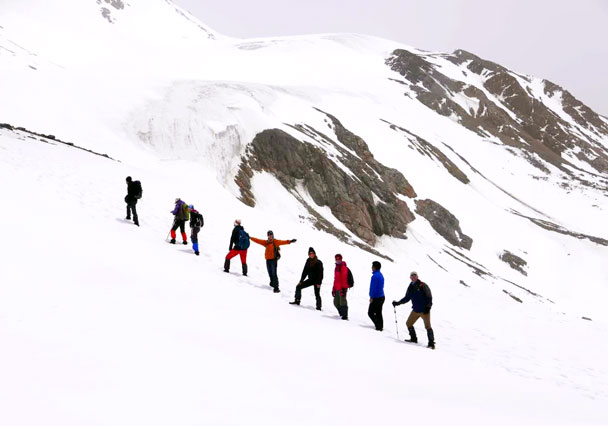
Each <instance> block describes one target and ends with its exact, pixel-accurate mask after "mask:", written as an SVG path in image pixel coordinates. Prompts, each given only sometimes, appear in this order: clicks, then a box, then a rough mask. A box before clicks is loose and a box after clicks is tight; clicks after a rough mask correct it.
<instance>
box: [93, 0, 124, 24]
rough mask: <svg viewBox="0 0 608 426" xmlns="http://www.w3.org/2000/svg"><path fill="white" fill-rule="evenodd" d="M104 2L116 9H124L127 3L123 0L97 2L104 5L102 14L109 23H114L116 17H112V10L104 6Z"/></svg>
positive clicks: (101, 0)
mask: <svg viewBox="0 0 608 426" xmlns="http://www.w3.org/2000/svg"><path fill="white" fill-rule="evenodd" d="M104 3H105V4H106V5H108V6H110V7H113V8H114V9H116V10H122V9H124V8H125V4H124V2H123V1H122V0H97V4H99V5H102V8H101V16H103V17H104V18H105V19H106V20H107V21H108V22H109V23H111V24H113V23H114V21H115V19H114V18H113V17H112V11H111V10H110V9H108V8H107V7H105V6H103V4H104Z"/></svg>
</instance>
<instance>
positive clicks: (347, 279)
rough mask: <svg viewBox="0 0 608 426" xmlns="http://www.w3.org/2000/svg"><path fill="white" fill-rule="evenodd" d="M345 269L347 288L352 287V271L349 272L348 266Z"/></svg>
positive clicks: (353, 281)
mask: <svg viewBox="0 0 608 426" xmlns="http://www.w3.org/2000/svg"><path fill="white" fill-rule="evenodd" d="M346 270H347V271H348V278H346V281H347V282H348V288H352V287H353V286H354V285H355V279H354V278H353V273H352V272H350V268H348V267H347V268H346Z"/></svg>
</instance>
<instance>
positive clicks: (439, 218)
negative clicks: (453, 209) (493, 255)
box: [416, 200, 473, 250]
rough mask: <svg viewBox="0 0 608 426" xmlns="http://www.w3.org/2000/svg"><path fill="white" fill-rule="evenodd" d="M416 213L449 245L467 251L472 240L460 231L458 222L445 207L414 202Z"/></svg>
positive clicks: (430, 202) (424, 201) (425, 202)
mask: <svg viewBox="0 0 608 426" xmlns="http://www.w3.org/2000/svg"><path fill="white" fill-rule="evenodd" d="M416 213H418V214H419V215H420V216H422V217H424V218H425V219H426V220H428V221H429V223H430V224H431V226H432V227H433V229H434V230H435V231H436V232H437V233H438V234H439V235H441V236H442V237H443V238H445V240H446V241H447V242H449V243H450V244H452V245H454V246H456V247H461V248H464V249H467V250H470V249H471V246H472V245H473V239H472V238H471V237H469V236H467V235H465V234H464V233H463V232H462V230H461V229H460V221H459V220H458V219H457V218H456V216H454V215H453V214H452V213H450V212H449V211H448V210H447V209H446V208H445V207H443V206H441V205H440V204H439V203H437V202H435V201H433V200H416Z"/></svg>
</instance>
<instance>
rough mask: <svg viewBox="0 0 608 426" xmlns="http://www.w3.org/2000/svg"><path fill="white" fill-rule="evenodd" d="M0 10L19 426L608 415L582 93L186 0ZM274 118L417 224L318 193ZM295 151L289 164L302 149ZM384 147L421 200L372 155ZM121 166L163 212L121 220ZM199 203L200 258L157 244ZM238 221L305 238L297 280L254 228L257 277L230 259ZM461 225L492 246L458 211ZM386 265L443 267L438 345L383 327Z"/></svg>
mask: <svg viewBox="0 0 608 426" xmlns="http://www.w3.org/2000/svg"><path fill="white" fill-rule="evenodd" d="M4 3H5V4H3V6H2V10H1V11H0V92H1V93H3V96H2V98H1V100H0V123H9V124H11V125H12V126H4V127H2V128H0V165H1V167H0V173H1V176H0V177H1V178H2V182H6V184H4V185H2V189H1V190H0V199H2V200H3V203H4V204H5V206H6V207H5V208H4V209H2V213H1V214H0V220H2V223H5V224H6V226H5V227H4V228H3V229H4V230H5V237H6V241H7V243H6V244H4V245H2V246H0V256H1V258H2V259H3V264H5V265H6V267H5V272H4V273H3V279H2V285H1V286H0V289H1V291H2V296H0V321H1V322H0V324H2V326H1V327H0V333H2V340H3V341H6V342H7V346H8V347H9V348H10V350H8V351H5V352H3V354H2V355H1V356H2V357H3V360H2V361H3V362H2V365H3V371H2V374H1V375H2V376H3V377H4V376H5V377H8V380H3V381H2V383H3V385H2V386H0V395H1V398H0V404H3V407H2V409H0V413H4V414H0V419H1V420H4V419H6V421H2V423H3V424H4V423H6V424H40V423H47V424H112V425H116V424H144V423H145V424H168V423H179V424H199V423H201V422H202V423H209V424H237V423H243V422H251V421H252V420H250V418H251V416H253V417H254V418H255V419H258V420H260V421H262V420H265V422H266V423H268V422H270V423H272V424H285V423H287V424H291V423H296V424H300V423H301V424H310V423H312V422H316V423H322V424H330V423H340V424H342V423H349V424H352V423H356V424H358V423H363V422H368V421H372V420H374V419H376V416H380V419H379V421H388V420H391V421H395V420H397V419H400V418H401V416H403V415H404V407H410V408H411V409H410V408H408V409H407V410H405V412H406V415H407V417H408V419H410V420H411V421H414V420H417V421H425V422H427V423H428V422H430V423H432V424H435V423H436V424H439V423H444V422H445V421H447V420H448V419H453V418H454V417H455V416H456V418H459V419H469V420H471V419H472V420H473V422H474V423H476V422H477V423H480V422H481V421H488V420H490V419H491V420H492V422H493V423H497V422H498V423H500V422H503V423H504V424H507V423H509V424H510V423H512V422H513V421H519V422H523V423H529V422H530V421H531V419H536V422H537V423H541V424H585V422H587V423H588V424H603V423H605V422H606V420H607V419H606V416H605V414H604V413H603V411H602V409H601V407H602V406H603V403H604V402H605V401H604V400H605V399H606V396H607V390H606V389H607V385H608V371H607V370H606V368H605V366H604V365H603V360H602V359H601V354H603V353H605V352H606V344H605V339H604V338H603V337H605V335H606V319H607V318H608V317H607V316H606V311H605V309H604V307H603V300H604V297H603V296H606V294H607V293H608V289H607V287H606V286H607V283H608V267H606V265H605V258H606V254H607V252H608V248H607V246H606V243H607V241H606V240H607V239H608V230H607V229H606V226H605V218H606V208H607V204H606V195H605V194H606V188H607V187H608V183H607V182H608V175H607V172H606V169H605V167H606V166H605V165H606V158H607V156H606V150H607V149H608V131H607V130H606V129H608V122H606V120H605V119H604V118H602V117H601V116H597V114H595V113H594V112H593V111H590V110H588V109H587V108H586V107H585V106H584V105H582V104H578V103H577V102H578V101H576V99H574V98H573V97H572V96H571V95H570V94H569V93H568V92H567V91H566V90H565V89H562V88H559V87H558V86H555V85H552V84H550V83H549V82H545V81H544V80H541V79H538V78H533V77H529V76H522V75H520V74H518V73H514V72H512V71H509V70H504V69H502V68H501V67H499V66H497V65H496V64H492V63H487V62H485V61H483V60H481V59H479V58H476V57H474V56H473V55H470V54H468V53H466V52H461V51H458V52H455V53H454V54H452V55H445V54H440V53H429V52H423V51H419V50H417V49H415V48H411V47H408V46H403V45H400V44H398V43H394V42H391V41H387V40H381V39H377V38H373V37H367V36H361V35H355V34H347V35H332V34H326V35H316V36H302V37H288V38H272V39H256V40H239V39H232V38H229V37H225V36H222V35H220V34H217V33H215V32H214V31H212V30H210V29H209V28H207V27H206V26H205V25H203V24H201V23H199V22H198V21H197V20H196V19H194V18H193V17H191V16H190V15H189V14H187V13H186V12H184V11H182V10H181V9H179V8H177V7H176V6H175V5H173V4H172V3H171V2H169V1H165V0H146V1H142V0H130V1H128V2H126V1H125V2H123V1H118V0H90V1H76V0H67V1H62V2H56V1H53V2H46V1H34V0H32V1H28V2H20V1H16V0H9V1H7V2H4ZM34 28H36V31H33V29H34ZM513 82H517V85H516V86H517V87H516V88H515V89H514V88H513V87H515V86H514V83H513ZM524 94H525V95H524ZM528 107H531V108H532V109H531V110H528V109H527V108H528ZM539 111H540V112H539ZM14 126H24V127H25V128H27V129H29V130H30V131H35V132H38V133H44V134H52V135H55V136H56V137H57V138H59V139H61V140H63V141H68V142H71V143H74V144H75V145H77V146H81V147H84V148H86V149H89V150H92V151H95V152H97V153H102V154H107V155H109V157H111V158H103V157H100V156H98V155H94V154H93V153H91V152H86V151H82V150H77V149H75V148H74V147H71V146H69V145H65V144H62V143H60V141H58V140H56V139H55V140H53V139H48V138H44V137H41V136H39V135H35V134H33V133H29V132H26V131H20V130H15V128H14ZM262 131H271V132H284V134H285V135H286V136H285V138H293V139H294V140H295V141H296V142H295V143H298V144H302V145H303V146H306V147H310V149H313V150H314V152H320V153H322V155H324V156H326V158H327V159H328V160H329V162H328V163H323V164H327V165H329V166H328V167H331V168H332V170H333V169H335V172H333V173H334V175H332V176H337V175H340V176H345V179H351V180H352V182H354V184H353V185H355V184H356V185H359V186H357V189H358V190H359V189H360V188H362V187H365V184H367V182H372V184H371V185H372V187H371V188H372V190H371V192H370V190H369V188H367V187H365V188H364V189H365V190H366V191H368V192H369V193H370V194H371V197H373V202H372V203H373V204H375V207H377V208H378V210H379V211H383V209H385V210H386V209H387V208H388V207H386V206H388V201H387V200H388V199H387V198H383V197H384V196H385V192H386V191H388V192H389V193H390V194H389V195H391V196H392V197H393V198H394V199H395V200H396V201H395V205H398V203H400V202H401V203H404V204H405V206H406V208H407V209H409V210H410V211H411V212H412V213H413V216H414V217H415V220H413V221H412V222H410V223H408V224H407V231H406V232H405V234H403V233H399V232H397V231H394V232H392V233H383V232H377V230H378V229H383V230H385V229H387V228H390V225H391V224H390V223H389V224H384V225H383V227H382V228H380V227H374V228H373V229H372V230H374V232H375V235H373V237H372V238H369V235H370V234H369V231H370V229H368V228H366V229H365V230H364V231H365V232H363V231H361V229H362V228H361V226H359V225H357V224H356V220H355V219H353V218H352V217H348V215H344V212H343V211H340V210H339V209H336V208H334V207H335V205H332V202H331V201H332V200H330V202H328V203H327V204H319V197H318V195H317V194H316V193H315V191H314V190H315V189H317V187H312V186H311V184H310V181H309V180H308V176H312V175H316V174H317V173H319V172H320V171H319V170H317V169H315V168H314V167H312V168H311V170H309V171H302V170H290V169H289V167H285V168H283V169H281V168H280V167H279V168H278V169H277V168H273V167H270V166H269V165H268V164H266V163H264V162H263V161H261V160H263V158H260V152H263V151H262V150H261V149H260V144H261V143H262V141H261V140H260V139H259V136H258V135H259V134H260V132H262ZM350 132H352V133H350ZM273 134H275V133H273ZM276 134H278V133H276ZM281 134H282V133H281ZM345 135H347V136H348V135H350V136H348V137H346V139H345ZM538 135H540V136H538ZM545 136H546V137H545ZM357 137H358V138H357ZM361 141H363V142H361ZM276 152H277V153H280V155H281V156H285V157H281V158H282V160H280V161H277V163H276V164H279V166H280V165H281V164H283V163H282V162H281V161H283V160H284V161H285V163H284V164H307V163H303V162H302V161H301V160H303V159H302V158H300V157H296V158H292V157H290V155H292V154H293V155H295V153H294V152H291V153H290V152H282V151H281V147H280V146H276ZM311 152H313V151H311ZM372 159H374V160H375V161H377V162H378V163H379V164H381V165H382V166H383V167H384V166H386V167H388V168H389V169H390V168H392V169H395V173H397V174H402V175H403V176H404V177H405V179H407V182H408V183H409V184H411V187H412V188H413V190H414V191H415V193H407V191H404V192H403V193H398V194H396V195H395V194H393V193H392V192H391V191H390V190H386V187H385V186H386V185H389V184H390V182H388V181H387V178H386V176H388V175H381V174H379V172H378V170H380V169H378V168H370V169H369V170H367V169H365V168H364V169H357V168H353V164H358V162H361V161H363V163H367V164H371V160H372ZM292 160H293V161H292ZM273 164H275V163H273ZM361 170H363V173H366V174H369V179H368V178H367V177H365V176H363V175H362V174H361ZM243 173H244V174H247V173H250V178H248V180H247V182H246V184H244V183H243V179H242V176H243ZM391 173H392V172H391ZM127 175H131V176H134V177H135V178H137V179H141V180H142V182H143V185H144V199H143V200H142V202H141V203H140V204H139V205H138V208H139V209H140V215H141V222H142V227H141V228H135V227H134V226H132V225H130V224H129V223H127V222H125V221H124V220H123V217H124V203H123V201H122V198H123V197H124V190H125V188H124V177H125V176H127ZM393 175H394V174H391V176H393ZM248 176H249V175H248ZM300 176H301V177H300ZM321 176H326V175H321ZM247 185H250V187H248V188H249V189H248V190H250V194H251V198H250V199H247V197H245V195H246V194H245V192H244V188H245V187H246V186H247ZM383 185H384V186H383ZM353 188H354V187H353ZM366 188H367V189H366ZM388 188H389V189H390V185H389V186H388ZM328 192H331V188H329V189H328ZM408 194H409V195H408ZM177 196H179V197H182V198H184V199H185V200H186V201H188V202H192V203H194V204H195V205H196V206H197V207H198V208H199V209H200V210H201V211H202V212H203V214H204V216H205V221H206V226H205V228H204V230H203V232H202V234H201V240H202V242H201V246H202V247H203V249H202V253H201V257H199V258H197V257H195V256H193V255H192V253H191V251H190V248H189V247H173V246H169V245H168V244H166V243H165V242H164V241H163V240H162V238H163V237H164V236H165V235H166V233H167V231H168V229H167V228H168V226H169V225H170V222H171V216H170V215H169V214H168V211H169V210H170V208H171V207H172V201H173V199H174V198H175V197H177ZM239 198H240V199H243V200H245V201H246V202H247V204H248V205H246V204H244V203H243V202H241V201H239ZM429 200H431V201H432V202H430V201H429ZM334 201H335V200H334ZM433 203H437V204H439V205H440V207H441V208H442V209H443V210H439V212H438V211H437V210H435V211H432V212H431V211H430V210H432V209H430V210H429V208H428V206H429V205H430V206H435V204H433ZM251 206H255V207H251ZM425 206H427V207H425ZM375 207H374V206H372V205H369V206H366V207H365V208H364V209H363V210H366V209H367V210H371V209H372V208H375ZM425 211H426V212H425ZM444 211H447V212H448V213H450V214H451V215H452V216H446V214H445V213H441V212H444ZM433 214H435V215H436V216H437V217H439V220H434V219H433V217H432V215H433ZM441 214H443V215H444V216H441ZM236 217H240V218H242V219H243V221H244V224H245V227H246V229H247V230H248V231H249V232H250V233H251V234H252V235H254V236H258V237H260V236H263V235H264V233H265V232H266V230H267V229H269V228H271V229H273V230H274V231H275V234H276V235H277V237H278V238H297V239H298V242H297V243H296V244H295V245H294V246H290V247H286V248H285V249H284V250H283V257H282V259H281V263H280V268H279V275H280V277H281V280H282V288H283V293H281V295H279V296H277V295H274V294H271V293H269V292H268V291H267V289H268V288H269V287H267V284H266V282H267V281H266V279H267V278H266V272H265V268H264V264H263V258H262V253H261V249H259V248H258V247H252V248H251V249H250V250H249V264H250V274H249V275H250V276H249V277H248V278H243V277H241V276H239V275H233V274H230V275H226V274H223V273H222V272H221V265H222V263H223V256H224V255H225V250H226V249H227V243H228V237H229V233H230V231H231V224H232V221H233V220H234V218H236ZM378 217H380V216H378ZM389 217H390V216H389ZM445 217H454V218H456V219H457V221H456V223H457V224H458V226H459V231H460V230H461V231H462V234H459V235H460V236H458V237H457V238H456V239H457V240H458V239H460V241H461V242H462V241H463V239H464V237H463V235H464V236H465V237H468V238H470V239H471V240H472V245H471V246H469V247H467V245H466V244H464V243H463V244H461V245H458V244H456V245H455V244H454V243H453V242H449V238H450V235H449V233H450V232H455V231H454V229H453V228H449V229H448V230H447V234H446V233H445V232H444V233H442V231H441V230H438V228H437V225H441V224H442V221H443V223H444V224H445V222H446V219H445ZM373 218H374V220H376V219H377V217H376V216H373ZM380 218H381V219H382V218H384V219H386V217H385V216H384V217H380ZM364 219H365V218H364ZM357 220H358V218H357ZM448 222H449V220H448ZM319 224H321V225H323V224H325V225H324V226H325V228H324V229H330V228H331V229H333V230H334V231H333V233H334V234H335V235H339V236H340V238H341V239H342V241H341V240H340V239H338V238H336V237H335V236H334V235H332V234H331V233H326V232H321V231H318V230H315V226H319ZM327 224H329V225H327ZM355 225H357V226H355ZM396 225H397V224H395V226H396ZM327 226H329V227H330V228H328V227H327ZM374 226H376V225H374ZM403 226H405V224H403ZM400 229H401V228H400ZM366 232H367V233H366ZM388 235H397V236H399V237H405V238H395V237H394V236H393V237H390V236H388ZM309 246H313V247H315V249H316V250H317V253H319V256H320V258H321V259H322V260H323V261H324V262H325V265H326V274H325V275H326V279H325V284H324V287H323V297H324V311H323V313H320V314H319V313H318V312H316V311H312V310H310V309H297V308H293V307H290V306H289V305H287V303H286V302H287V300H289V299H290V297H291V294H292V292H293V290H294V287H295V283H296V282H297V281H298V279H299V274H300V271H301V267H302V265H303V261H304V259H305V257H306V251H307V249H308V247H309ZM358 247H363V248H365V249H366V250H361V249H359V248H358ZM337 252H341V253H343V254H344V256H345V259H346V261H347V262H348V263H349V266H350V267H351V268H352V269H353V271H354V273H355V277H356V281H357V284H356V287H355V289H354V290H353V291H352V292H351V295H350V296H349V304H350V305H351V312H352V315H351V321H349V323H346V324H345V323H342V322H340V321H334V319H335V316H334V315H333V306H331V298H330V294H329V293H330V287H331V281H332V280H331V276H332V273H331V272H332V258H333V254H334V253H337ZM505 252H508V253H510V255H511V256H514V257H512V258H511V261H510V263H509V262H506V261H503V260H501V259H500V256H503V259H505V256H504V255H505ZM372 253H376V254H372ZM379 256H384V257H379ZM388 258H390V259H392V261H389V260H388ZM376 259H380V260H381V261H382V262H383V272H384V275H385V277H386V283H387V288H386V290H387V300H388V301H390V300H393V299H396V298H399V297H401V296H402V293H403V292H404V290H405V284H406V280H407V274H408V272H409V271H410V270H412V269H415V270H417V271H418V272H419V273H420V274H421V277H422V279H423V280H424V281H426V282H428V283H429V284H430V285H431V288H432V290H433V293H434V296H435V305H434V306H435V307H434V309H433V322H434V328H435V330H436V335H437V340H438V342H439V343H438V346H439V348H440V349H441V350H440V351H436V352H430V351H426V350H422V348H418V347H411V346H404V344H400V343H398V342H397V341H396V333H395V332H394V330H393V327H392V322H393V321H394V318H393V316H392V315H393V314H392V313H391V312H390V304H388V302H387V305H386V306H385V309H384V314H385V323H386V330H385V331H384V332H383V333H382V335H379V334H378V333H376V332H374V331H373V330H369V329H367V328H368V325H369V324H368V323H369V320H368V319H367V317H366V312H367V303H368V299H367V284H368V279H369V274H370V265H371V262H372V261H373V260H376ZM506 259H507V260H508V259H509V258H508V257H507V258H506ZM513 259H515V261H513ZM517 259H519V260H525V262H527V263H526V264H525V265H524V266H521V264H520V266H519V270H517V268H518V263H517ZM233 263H237V262H233ZM510 265H512V266H513V267H511V266H510ZM233 269H234V268H233ZM237 269H238V268H237ZM304 297H305V299H304V300H305V301H307V299H306V298H312V296H311V295H310V294H305V296H304ZM517 299H519V301H518V300H517ZM308 301H310V299H308ZM305 304H306V305H307V307H310V306H312V305H311V304H308V303H305ZM399 309H400V327H401V328H400V337H401V338H403V336H404V334H405V333H406V331H405V329H404V319H405V315H406V314H407V312H406V311H407V309H404V308H403V307H402V308H399ZM582 317H586V318H591V319H592V320H593V321H588V320H584V319H582ZM421 327H422V326H421V325H420V326H419V331H422V330H421ZM421 334H423V333H421ZM421 340H424V338H423V339H421ZM414 365H415V366H417V367H416V368H413V367H412V366H414ZM522 389H523V391H522ZM337 395H345V398H346V399H347V400H348V406H349V408H348V409H347V410H346V412H344V410H343V409H342V405H340V401H341V400H340V399H339V398H338V399H336V396H337ZM334 401H335V402H334ZM235 404H236V405H237V406H238V407H239V410H234V408H233V407H234V406H235ZM379 406H380V407H385V408H386V409H385V410H382V413H380V414H379V413H378V412H377V410H376V409H375V408H374V407H379ZM548 406H551V407H552V409H551V411H550V412H549V411H548V410H547V407H548ZM23 407H35V408H36V410H28V413H24V412H23ZM108 407H109V408H108ZM414 407H417V408H414ZM438 407H441V409H439V408H438ZM512 407H517V410H514V409H513V408H512ZM555 407H559V408H555ZM573 407H574V408H573ZM433 408H435V410H433ZM581 413H584V414H581ZM296 414H297V416H296ZM1 416H4V419H3V418H2V417H1ZM581 416H582V418H581ZM45 419H50V420H49V421H46V420H45Z"/></svg>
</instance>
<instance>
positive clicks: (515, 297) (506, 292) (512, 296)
mask: <svg viewBox="0 0 608 426" xmlns="http://www.w3.org/2000/svg"><path fill="white" fill-rule="evenodd" d="M502 292H503V293H505V294H508V295H509V297H511V299H513V300H515V301H516V302H519V303H524V302H523V301H522V300H521V299H520V298H519V297H517V296H514V295H513V294H512V293H510V292H508V291H507V290H503V291H502Z"/></svg>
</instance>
